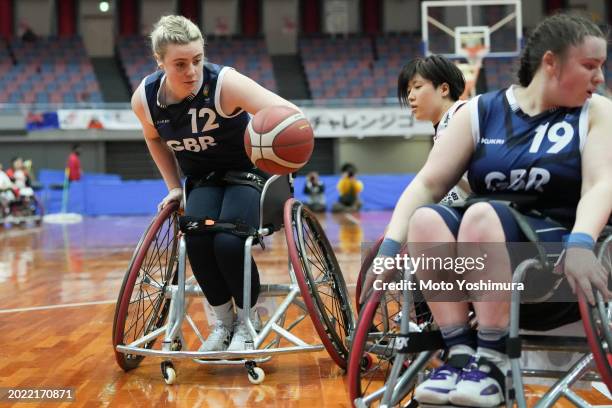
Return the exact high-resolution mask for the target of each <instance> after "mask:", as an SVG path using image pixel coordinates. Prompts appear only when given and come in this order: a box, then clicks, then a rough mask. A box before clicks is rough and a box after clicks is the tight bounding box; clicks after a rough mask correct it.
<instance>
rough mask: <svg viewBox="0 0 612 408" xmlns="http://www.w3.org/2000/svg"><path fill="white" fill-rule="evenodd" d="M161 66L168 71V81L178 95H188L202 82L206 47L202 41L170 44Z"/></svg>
mask: <svg viewBox="0 0 612 408" xmlns="http://www.w3.org/2000/svg"><path fill="white" fill-rule="evenodd" d="M158 62H159V63H160V67H161V68H162V69H163V70H164V71H165V72H166V81H168V83H169V84H170V88H171V89H172V92H173V93H174V94H175V96H177V97H186V96H187V95H189V94H190V93H191V92H193V91H194V90H196V91H197V89H196V87H197V86H198V85H199V84H200V81H201V79H202V64H203V63H204V47H203V45H202V41H200V40H196V41H192V42H190V43H189V44H168V46H167V47H166V54H165V55H164V58H163V59H162V60H161V61H160V60H159V59H158Z"/></svg>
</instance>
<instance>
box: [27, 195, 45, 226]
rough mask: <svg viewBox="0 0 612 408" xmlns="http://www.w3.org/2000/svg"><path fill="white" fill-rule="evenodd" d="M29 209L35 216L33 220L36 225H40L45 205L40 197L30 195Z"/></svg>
mask: <svg viewBox="0 0 612 408" xmlns="http://www.w3.org/2000/svg"><path fill="white" fill-rule="evenodd" d="M30 211H31V215H33V216H36V220H34V223H35V224H36V225H40V224H41V223H42V218H43V217H44V216H45V207H44V206H43V204H42V202H41V201H40V199H39V198H38V197H36V196H33V197H32V203H31V205H30Z"/></svg>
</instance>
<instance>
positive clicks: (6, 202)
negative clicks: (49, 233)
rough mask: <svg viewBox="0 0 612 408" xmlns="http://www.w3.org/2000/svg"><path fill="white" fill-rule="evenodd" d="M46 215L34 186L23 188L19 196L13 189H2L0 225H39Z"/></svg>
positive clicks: (0, 195)
mask: <svg viewBox="0 0 612 408" xmlns="http://www.w3.org/2000/svg"><path fill="white" fill-rule="evenodd" d="M44 215H45V209H44V206H43V204H42V202H41V200H40V199H39V198H38V197H37V196H36V194H34V190H33V189H32V188H30V187H27V188H23V189H21V192H20V194H19V196H17V197H15V193H14V191H13V190H12V189H7V190H0V226H1V225H4V224H12V225H22V224H26V223H33V224H35V225H37V226H39V225H40V224H41V223H42V219H43V216H44Z"/></svg>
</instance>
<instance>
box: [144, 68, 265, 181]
mask: <svg viewBox="0 0 612 408" xmlns="http://www.w3.org/2000/svg"><path fill="white" fill-rule="evenodd" d="M229 69H231V68H229V67H223V66H220V65H215V64H211V63H205V64H204V77H203V82H202V87H201V88H200V89H199V91H198V92H197V93H196V94H192V95H190V96H189V97H187V98H186V99H185V100H184V101H183V102H180V103H177V104H173V105H169V106H166V105H164V103H165V101H164V100H163V98H161V96H162V95H160V94H161V93H163V91H162V92H160V89H163V86H164V82H165V80H166V77H165V74H164V72H163V71H157V72H155V73H153V74H151V75H149V76H147V77H146V78H145V79H144V80H143V88H144V92H142V93H141V97H142V98H143V101H142V102H143V105H144V106H145V112H146V115H147V119H148V120H149V122H150V123H151V124H152V125H153V126H155V128H156V129H157V132H158V133H159V135H160V137H161V138H162V139H163V141H164V142H165V143H166V145H167V146H168V147H170V148H171V149H172V150H173V151H174V153H175V155H176V158H177V161H178V163H179V166H180V167H181V170H182V171H183V174H185V175H186V176H188V177H194V178H198V177H202V176H203V175H204V174H206V173H209V172H211V171H215V170H249V169H252V168H253V164H252V163H251V161H250V160H249V158H248V156H247V155H246V152H245V149H244V131H245V129H246V126H247V124H248V123H249V120H250V117H249V114H248V113H247V112H245V111H242V110H240V111H238V112H223V110H222V109H221V84H222V83H223V77H224V75H225V73H226V72H227V71H228V70H229Z"/></svg>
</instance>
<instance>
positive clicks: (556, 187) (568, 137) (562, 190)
mask: <svg viewBox="0 0 612 408" xmlns="http://www.w3.org/2000/svg"><path fill="white" fill-rule="evenodd" d="M589 103H590V101H589V100H587V102H586V103H585V104H584V105H583V106H581V107H577V108H556V109H551V110H547V111H545V112H542V113H540V114H538V115H535V116H529V115H527V114H526V113H524V112H523V111H522V110H521V108H520V107H519V105H518V103H517V100H516V97H515V95H514V87H510V88H508V89H506V90H501V91H496V92H491V93H486V94H483V95H480V96H478V97H476V98H474V99H473V100H471V101H470V102H469V108H470V115H471V122H472V136H473V138H474V145H475V149H474V154H473V156H472V159H471V162H470V166H469V169H468V180H469V182H470V186H471V188H472V190H473V191H474V192H475V193H476V194H477V195H489V196H490V195H495V194H504V195H513V194H520V195H521V196H527V197H529V198H532V199H533V200H534V204H533V207H534V209H538V210H540V211H542V212H543V213H545V214H546V213H547V214H549V215H551V216H553V217H555V218H560V219H562V220H568V221H570V220H573V219H574V217H575V212H576V206H577V204H578V201H579V200H580V189H581V184H582V171H581V163H582V161H581V152H582V149H583V147H584V144H585V141H586V135H587V132H588V109H589Z"/></svg>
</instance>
